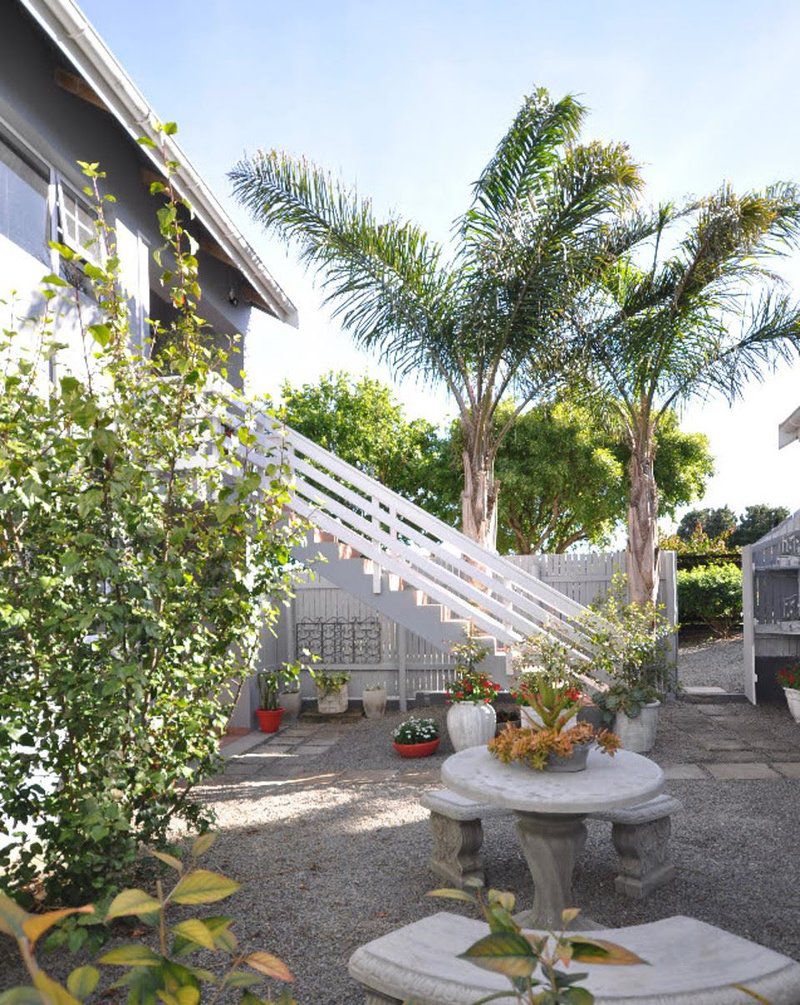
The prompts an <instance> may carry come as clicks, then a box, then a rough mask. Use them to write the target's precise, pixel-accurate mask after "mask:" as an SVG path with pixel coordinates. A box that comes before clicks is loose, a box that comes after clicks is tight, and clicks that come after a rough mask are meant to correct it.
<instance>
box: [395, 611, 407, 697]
mask: <svg viewBox="0 0 800 1005" xmlns="http://www.w3.org/2000/svg"><path fill="white" fill-rule="evenodd" d="M407 653H408V638H407V635H406V629H405V628H404V627H403V626H402V625H398V626H397V693H398V697H399V699H400V711H401V712H405V711H407V710H408V693H407V690H406V687H407V684H408V681H407V679H406V669H407V667H406V664H407V662H408V660H407Z"/></svg>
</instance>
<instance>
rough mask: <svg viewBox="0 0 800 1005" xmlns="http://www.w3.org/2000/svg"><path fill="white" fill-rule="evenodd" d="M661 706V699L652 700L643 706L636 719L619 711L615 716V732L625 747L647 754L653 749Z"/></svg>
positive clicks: (636, 752)
mask: <svg viewBox="0 0 800 1005" xmlns="http://www.w3.org/2000/svg"><path fill="white" fill-rule="evenodd" d="M660 708H661V702H660V701H651V702H649V703H648V704H647V705H644V706H643V707H642V710H641V712H640V713H639V714H638V715H637V716H636V718H635V719H631V717H630V716H628V715H626V714H625V713H624V712H617V714H616V716H615V718H614V732H615V733H616V734H617V736H618V737H619V738H620V742H621V743H622V746H623V749H625V750H631V751H633V753H634V754H647V753H649V752H650V751H651V750H652V749H653V747H654V746H655V742H656V729H657V728H658V710H659V709H660Z"/></svg>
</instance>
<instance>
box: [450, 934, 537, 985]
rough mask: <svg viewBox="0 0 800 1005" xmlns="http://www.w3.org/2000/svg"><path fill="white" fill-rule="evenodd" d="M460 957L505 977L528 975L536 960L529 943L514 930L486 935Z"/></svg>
mask: <svg viewBox="0 0 800 1005" xmlns="http://www.w3.org/2000/svg"><path fill="white" fill-rule="evenodd" d="M460 957H461V959H463V960H469V962H470V963H474V964H475V965H476V966H479V967H482V968H483V969H484V970H492V971H494V973H498V974H504V975H505V976H506V977H530V975H531V974H532V973H533V971H534V969H535V967H536V964H537V962H538V958H537V956H536V954H535V953H534V952H533V948H532V946H531V944H530V943H529V942H528V940H527V939H525V938H524V937H523V936H522V935H519V934H518V933H516V932H494V933H492V934H491V935H486V936H484V937H483V938H482V939H478V941H477V942H476V943H475V944H474V945H472V946H470V947H469V949H468V950H467V951H466V952H465V953H461V954H460Z"/></svg>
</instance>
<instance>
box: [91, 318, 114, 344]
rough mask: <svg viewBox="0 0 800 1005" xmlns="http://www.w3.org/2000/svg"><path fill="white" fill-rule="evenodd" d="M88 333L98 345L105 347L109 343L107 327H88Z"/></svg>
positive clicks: (109, 330) (100, 325) (97, 325)
mask: <svg viewBox="0 0 800 1005" xmlns="http://www.w3.org/2000/svg"><path fill="white" fill-rule="evenodd" d="M89 332H90V333H91V336H92V338H93V339H94V340H95V342H97V343H98V345H101V346H103V347H105V346H107V345H108V343H109V342H110V341H111V329H110V328H109V327H108V325H104V324H96V325H89Z"/></svg>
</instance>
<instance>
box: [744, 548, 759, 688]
mask: <svg viewBox="0 0 800 1005" xmlns="http://www.w3.org/2000/svg"><path fill="white" fill-rule="evenodd" d="M755 621H756V612H755V604H754V597H753V546H752V545H750V544H746V545H745V546H744V548H742V636H743V642H744V664H743V666H742V682H743V684H744V693H745V694H746V695H747V699H748V701H750V702H751V703H752V704H753V705H755V704H756V646H755V630H756V629H755Z"/></svg>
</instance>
